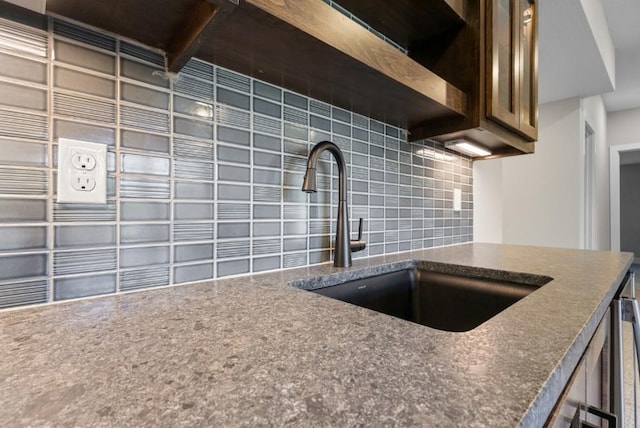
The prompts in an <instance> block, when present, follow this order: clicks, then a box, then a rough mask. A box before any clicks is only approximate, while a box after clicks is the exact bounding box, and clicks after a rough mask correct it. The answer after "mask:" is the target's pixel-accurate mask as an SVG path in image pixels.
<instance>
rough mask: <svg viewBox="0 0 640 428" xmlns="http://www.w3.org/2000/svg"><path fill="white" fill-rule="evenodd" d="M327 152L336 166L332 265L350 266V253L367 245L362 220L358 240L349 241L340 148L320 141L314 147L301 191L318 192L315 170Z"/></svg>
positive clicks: (345, 176) (345, 187)
mask: <svg viewBox="0 0 640 428" xmlns="http://www.w3.org/2000/svg"><path fill="white" fill-rule="evenodd" d="M325 150H328V151H329V152H331V154H332V155H333V157H334V158H335V160H336V163H337V164H338V227H337V229H336V245H335V255H334V258H333V265H334V266H335V267H349V266H351V264H352V263H351V252H352V251H362V250H364V249H365V247H366V246H367V243H366V242H365V241H363V240H362V219H360V225H359V227H358V239H357V240H355V241H353V240H351V234H350V231H349V212H348V202H347V164H346V163H345V161H344V156H343V155H342V151H340V148H339V147H338V146H336V145H335V144H333V143H332V142H330V141H322V142H320V143H318V144H316V145H315V146H314V148H313V149H312V150H311V153H309V159H308V161H307V172H306V174H305V175H304V182H303V183H302V191H303V192H307V193H315V192H317V191H318V184H317V175H318V173H317V170H316V167H317V165H318V159H319V158H320V155H321V154H322V153H323V152H324V151H325Z"/></svg>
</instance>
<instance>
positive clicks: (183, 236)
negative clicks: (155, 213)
mask: <svg viewBox="0 0 640 428" xmlns="http://www.w3.org/2000/svg"><path fill="white" fill-rule="evenodd" d="M214 230H215V224H214V223H203V222H197V223H182V222H180V223H174V224H173V240H174V241H211V240H213V239H214Z"/></svg>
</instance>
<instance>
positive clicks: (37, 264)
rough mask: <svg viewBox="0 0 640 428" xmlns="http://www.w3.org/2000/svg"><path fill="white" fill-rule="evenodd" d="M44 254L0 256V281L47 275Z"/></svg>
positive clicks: (45, 256)
mask: <svg viewBox="0 0 640 428" xmlns="http://www.w3.org/2000/svg"><path fill="white" fill-rule="evenodd" d="M47 259H48V257H47V255H46V254H25V255H19V256H0V281H6V280H15V279H21V278H32V277H37V276H46V275H47Z"/></svg>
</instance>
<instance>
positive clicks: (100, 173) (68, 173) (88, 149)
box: [57, 138, 107, 204]
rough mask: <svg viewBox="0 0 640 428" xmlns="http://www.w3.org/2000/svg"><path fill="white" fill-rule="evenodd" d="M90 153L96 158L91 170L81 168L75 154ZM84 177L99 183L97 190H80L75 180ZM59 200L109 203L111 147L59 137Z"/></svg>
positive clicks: (96, 184)
mask: <svg viewBox="0 0 640 428" xmlns="http://www.w3.org/2000/svg"><path fill="white" fill-rule="evenodd" d="M77 155H87V156H88V157H90V158H92V159H95V167H94V168H92V169H91V170H87V169H79V168H77V162H73V157H74V156H77ZM74 164H76V165H74ZM79 176H81V177H83V178H84V179H87V180H89V181H90V182H95V187H93V189H80V188H78V186H77V185H76V186H74V184H73V180H78V177H79ZM57 202H58V203H74V204H106V203H107V146H106V144H100V143H92V142H88V141H80V140H70V139H67V138H60V139H59V140H58V199H57Z"/></svg>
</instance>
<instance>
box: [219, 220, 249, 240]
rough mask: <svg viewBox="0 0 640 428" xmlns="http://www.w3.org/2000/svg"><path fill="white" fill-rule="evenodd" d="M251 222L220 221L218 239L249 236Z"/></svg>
mask: <svg viewBox="0 0 640 428" xmlns="http://www.w3.org/2000/svg"><path fill="white" fill-rule="evenodd" d="M249 229H250V228H249V223H220V224H219V225H218V239H225V238H248V237H249Z"/></svg>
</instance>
